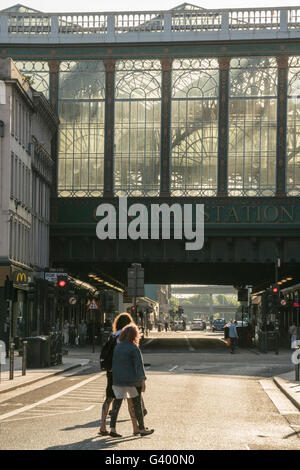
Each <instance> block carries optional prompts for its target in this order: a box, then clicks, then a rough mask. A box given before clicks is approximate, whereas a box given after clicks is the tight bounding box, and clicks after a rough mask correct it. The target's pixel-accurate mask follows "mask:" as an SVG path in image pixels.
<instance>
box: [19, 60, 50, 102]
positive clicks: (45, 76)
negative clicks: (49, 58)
mask: <svg viewBox="0 0 300 470" xmlns="http://www.w3.org/2000/svg"><path fill="white" fill-rule="evenodd" d="M16 66H17V68H18V70H19V71H20V73H21V74H22V75H23V76H24V77H25V79H26V80H27V81H28V82H29V83H30V85H31V86H32V87H33V88H34V89H35V90H36V91H39V92H41V93H43V94H44V95H45V96H46V98H48V99H49V66H48V62H33V61H29V60H23V61H16Z"/></svg>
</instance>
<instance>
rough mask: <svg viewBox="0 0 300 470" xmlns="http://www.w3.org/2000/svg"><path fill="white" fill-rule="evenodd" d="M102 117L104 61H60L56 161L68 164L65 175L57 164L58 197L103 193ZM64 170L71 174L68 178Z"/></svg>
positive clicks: (103, 110)
mask: <svg viewBox="0 0 300 470" xmlns="http://www.w3.org/2000/svg"><path fill="white" fill-rule="evenodd" d="M104 116H105V70H104V64H103V61H77V62H75V61H72V62H71V61H70V62H62V63H61V65H60V76H59V117H60V122H61V124H60V135H59V160H60V159H62V160H64V159H65V160H66V161H67V162H68V164H67V165H66V166H65V168H66V169H65V173H63V172H61V170H60V168H61V167H60V165H59V174H58V189H59V195H60V196H75V197H76V196H77V197H82V196H95V195H97V196H99V195H101V194H102V193H103V164H104ZM96 157H97V160H95V158H96ZM99 168H101V170H100V169H99ZM67 171H68V172H70V175H69V176H68V177H67V176H66V173H67ZM66 189H68V190H71V191H66ZM92 190H93V191H92ZM95 190H96V192H95Z"/></svg>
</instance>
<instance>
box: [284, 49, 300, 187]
mask: <svg viewBox="0 0 300 470" xmlns="http://www.w3.org/2000/svg"><path fill="white" fill-rule="evenodd" d="M286 179H287V181H286V186H287V194H288V195H289V196H300V58H299V57H291V58H290V62H289V75H288V103H287V148H286Z"/></svg>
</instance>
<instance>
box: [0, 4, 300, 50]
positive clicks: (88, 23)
mask: <svg viewBox="0 0 300 470" xmlns="http://www.w3.org/2000/svg"><path fill="white" fill-rule="evenodd" d="M247 33H248V34H247ZM278 34H279V37H284V35H285V36H286V37H300V7H299V8H297V7H285V8H241V9H230V10H203V9H199V10H169V11H150V12H146V11H143V12H114V13H110V12H109V13H51V14H50V13H49V14H48V13H2V14H1V12H0V43H4V42H18V41H22V42H24V41H25V43H26V42H36V43H38V42H50V43H55V42H63V41H70V42H72V41H74V42H75V41H77V40H78V36H81V37H82V39H83V40H87V41H89V40H92V41H98V42H120V41H124V42H125V41H130V42H134V41H143V40H144V41H146V42H147V41H164V40H168V41H170V40H174V41H176V40H184V41H185V40H187V41H193V40H195V39H197V40H205V39H209V40H211V39H222V38H224V39H240V38H242V37H244V38H245V39H247V37H248V36H249V37H251V38H255V37H260V36H261V37H270V38H272V37H278ZM26 38H27V39H26ZM29 38H30V39H29Z"/></svg>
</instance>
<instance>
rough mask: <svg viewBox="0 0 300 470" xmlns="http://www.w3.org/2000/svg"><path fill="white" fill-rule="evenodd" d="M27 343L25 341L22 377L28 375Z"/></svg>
mask: <svg viewBox="0 0 300 470" xmlns="http://www.w3.org/2000/svg"><path fill="white" fill-rule="evenodd" d="M26 363H27V341H23V357H22V375H26Z"/></svg>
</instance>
